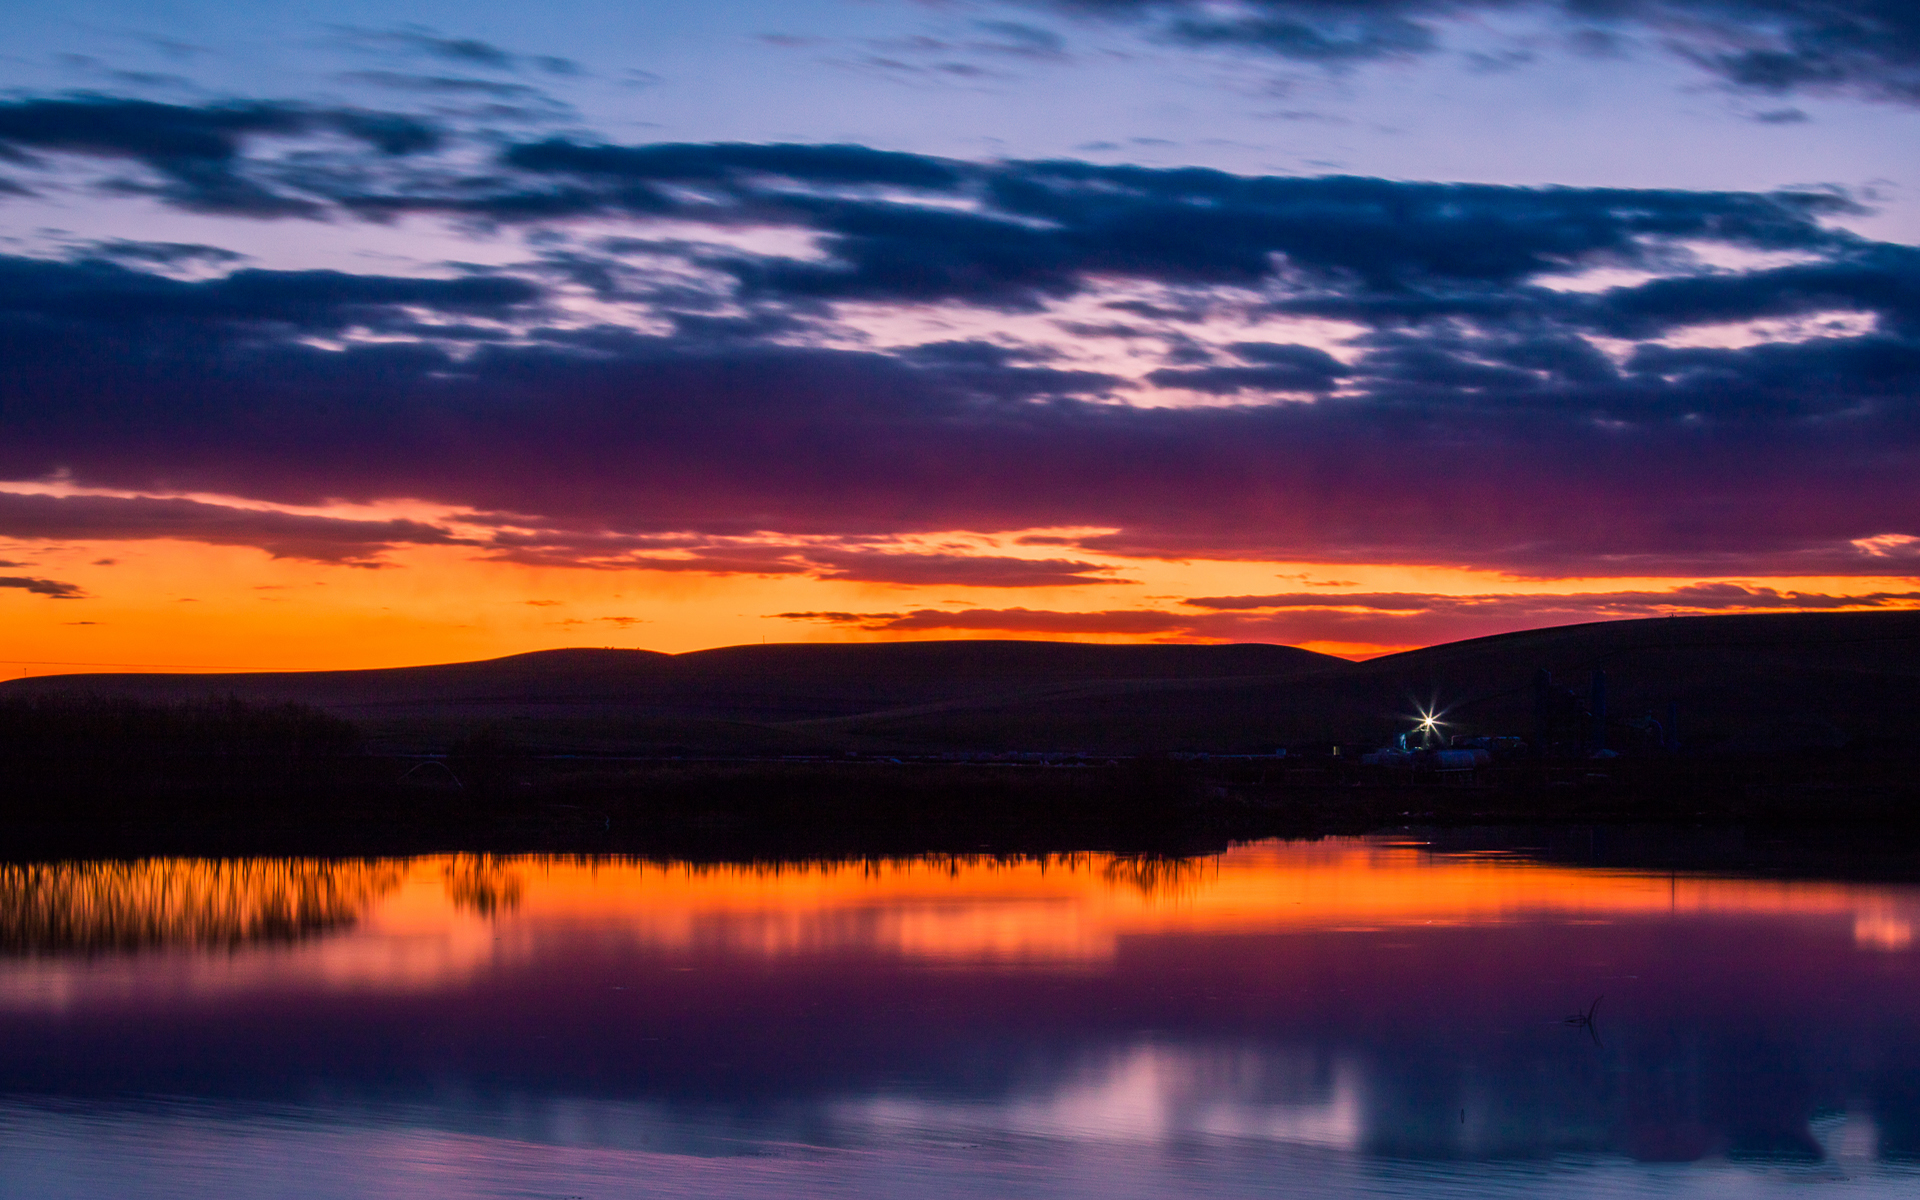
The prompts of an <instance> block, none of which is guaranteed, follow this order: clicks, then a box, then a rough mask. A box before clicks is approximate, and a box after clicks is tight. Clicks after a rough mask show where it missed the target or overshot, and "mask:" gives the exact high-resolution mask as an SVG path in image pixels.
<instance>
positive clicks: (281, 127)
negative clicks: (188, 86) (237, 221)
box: [0, 94, 441, 217]
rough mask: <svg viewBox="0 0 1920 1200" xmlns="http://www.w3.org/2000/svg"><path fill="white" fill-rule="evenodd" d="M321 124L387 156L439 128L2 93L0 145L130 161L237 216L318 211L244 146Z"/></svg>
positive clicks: (18, 152)
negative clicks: (248, 157) (255, 166)
mask: <svg viewBox="0 0 1920 1200" xmlns="http://www.w3.org/2000/svg"><path fill="white" fill-rule="evenodd" d="M329 131H331V132H334V133H339V134H343V135H345V136H347V137H348V138H351V139H354V140H356V141H358V142H360V143H361V144H363V145H364V146H366V147H368V148H370V149H372V150H375V151H377V152H378V153H380V154H382V155H387V156H402V155H408V154H415V153H419V152H421V151H425V150H431V149H433V148H435V147H437V146H438V145H439V144H440V138H441V135H440V132H439V131H438V130H437V129H435V128H434V127H433V126H431V125H430V124H428V123H426V122H424V121H422V120H420V119H417V118H414V117H408V116H403V115H400V114H396V113H382V112H366V111H361V110H357V109H345V108H331V109H329V108H314V107H310V106H306V105H300V104H292V103H280V102H270V101H248V102H233V103H223V104H209V105H199V106H195V105H180V104H163V103H158V102H156V101H151V100H135V99H126V98H121V97H115V96H103V95H93V94H80V95H74V96H61V97H34V98H27V99H21V100H12V101H0V152H10V153H11V154H12V155H14V156H15V157H19V156H23V155H28V156H30V155H31V154H32V153H33V152H42V153H60V154H70V155H81V156H85V157H91V158H104V159H128V160H132V161H137V162H140V163H144V164H145V165H146V166H148V167H150V168H152V169H153V170H154V171H155V172H157V173H158V174H159V175H160V176H161V177H162V178H163V180H164V183H163V185H162V186H160V187H159V188H158V189H155V192H156V194H157V195H158V196H160V197H161V198H162V199H165V200H166V201H168V202H170V203H172V204H175V205H178V206H179V207H182V208H188V209H194V210H200V211H209V212H222V213H228V214H233V215H241V216H255V217H284V216H313V215H318V213H319V206H318V205H317V204H316V203H315V202H314V201H313V200H311V199H308V198H304V197H300V196H294V195H289V194H287V193H286V192H285V191H278V190H275V189H273V188H272V187H269V186H267V185H266V184H263V183H262V182H260V181H259V180H257V179H255V178H253V177H251V176H250V175H249V174H248V173H247V172H246V171H245V170H244V169H243V168H244V166H245V159H244V153H243V152H244V151H245V149H246V146H247V143H248V142H249V141H251V140H254V139H259V138H291V137H302V136H307V135H311V134H315V133H321V132H329ZM123 186H124V185H123Z"/></svg>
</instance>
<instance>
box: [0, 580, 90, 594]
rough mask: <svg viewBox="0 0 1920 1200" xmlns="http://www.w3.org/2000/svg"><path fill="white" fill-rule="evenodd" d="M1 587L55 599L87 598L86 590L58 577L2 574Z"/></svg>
mask: <svg viewBox="0 0 1920 1200" xmlns="http://www.w3.org/2000/svg"><path fill="white" fill-rule="evenodd" d="M0 588H19V589H21V590H23V591H28V592H31V593H33V594H34V595H36V596H46V597H48V598H50V599H54V600H81V599H85V598H86V592H84V591H82V590H81V589H80V588H78V587H76V586H74V585H73V584H71V583H61V582H60V581H59V580H57V579H34V578H32V577H30V576H25V575H0Z"/></svg>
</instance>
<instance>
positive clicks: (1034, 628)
mask: <svg viewBox="0 0 1920 1200" xmlns="http://www.w3.org/2000/svg"><path fill="white" fill-rule="evenodd" d="M779 617H780V618H781V619H782V620H788V621H821V622H825V623H827V624H831V625H853V626H857V627H859V628H861V629H864V630H868V631H870V632H884V633H936V632H968V633H978V632H990V633H1036V634H1048V635H1053V636H1059V635H1067V636H1071V635H1074V634H1088V635H1092V634H1127V635H1134V636H1139V635H1152V634H1179V633H1184V632H1186V631H1187V630H1188V629H1189V628H1190V627H1191V626H1192V625H1193V624H1194V622H1193V621H1192V620H1191V619H1189V618H1184V617H1181V616H1180V615H1178V614H1175V613H1161V612H1150V611H1145V610H1138V609H1116V610H1111V611H1107V612H1049V611H1046V610H1044V609H1031V608H975V609H962V610H960V611H958V612H945V611H942V610H939V609H932V608H921V609H915V610H913V611H912V612H905V613H848V612H788V613H780V614H779Z"/></svg>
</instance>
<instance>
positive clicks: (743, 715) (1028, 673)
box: [0, 641, 1353, 751]
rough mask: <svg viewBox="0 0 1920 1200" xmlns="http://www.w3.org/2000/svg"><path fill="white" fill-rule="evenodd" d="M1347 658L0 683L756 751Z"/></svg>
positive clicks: (792, 659)
mask: <svg viewBox="0 0 1920 1200" xmlns="http://www.w3.org/2000/svg"><path fill="white" fill-rule="evenodd" d="M1352 669H1353V664H1351V663H1349V662H1347V661H1345V660H1344V659H1338V658H1332V657H1329V656H1327V655H1323V654H1315V653H1312V652H1311V651H1307V650H1299V649H1295V648H1293V647H1290V646H1270V645H1261V644H1252V645H1232V646H1160V645H1149V646H1127V645H1123V646H1109V645H1090V644H1085V643H1074V642H1018V641H956V642H893V643H858V644H825V645H822V644H784V645H761V646H730V647H726V648H722V649H717V650H701V651H696V652H693V653H689V654H677V655H669V654H657V653H653V652H651V651H645V650H585V649H581V650H547V651H540V652H537V653H533V654H517V655H513V656H511V657H509V658H500V659H492V660H489V661H485V662H471V663H450V664H446V665H441V666H427V667H399V668H392V669H386V670H372V671H313V672H263V673H250V674H223V675H170V674H86V675H43V676H36V677H33V678H28V679H21V680H15V681H12V682H10V683H6V684H0V695H4V694H11V693H15V692H44V691H58V692H90V693H100V694H111V695H125V696H133V697H137V698H140V699H146V700H187V699H199V698H202V697H206V696H208V695H220V696H226V695H233V696H237V697H239V698H240V699H243V700H248V701H257V702H268V701H297V702H300V703H304V704H311V705H314V706H316V707H319V708H322V709H325V710H327V711H329V712H332V713H335V714H337V715H340V716H345V717H350V718H353V719H355V720H358V721H360V722H362V723H363V724H367V725H370V726H371V727H373V728H375V729H376V730H381V729H388V730H393V729H398V730H402V731H405V730H409V729H415V730H428V731H431V730H434V729H444V728H448V727H450V726H454V725H472V724H478V723H484V722H504V723H507V724H508V725H509V726H510V727H513V728H515V729H517V730H520V731H522V732H524V733H526V734H528V735H529V736H531V737H532V738H533V739H534V740H535V741H540V742H547V743H552V742H559V743H567V744H573V743H579V744H582V745H584V746H587V747H589V748H596V749H614V748H622V747H630V748H634V749H640V750H646V749H657V748H658V744H659V743H661V742H663V741H664V742H676V741H677V742H687V743H690V744H692V745H694V746H696V747H698V748H700V749H702V750H719V749H728V748H737V749H741V750H753V751H765V750H771V749H805V748H812V746H813V743H814V742H815V741H816V740H817V739H816V735H814V734H811V733H807V732H804V731H801V732H789V731H788V730H787V729H786V728H784V727H786V726H788V725H791V724H792V723H796V722H800V723H805V722H814V721H821V720H833V719H843V718H849V717H857V716H860V715H862V714H870V713H878V712H889V713H891V712H901V711H910V712H928V711H938V710H941V709H943V708H944V707H946V706H951V705H959V706H961V707H963V708H964V707H973V706H978V705H983V704H988V705H990V704H1007V703H1021V702H1039V703H1048V702H1052V701H1054V700H1057V699H1059V698H1062V697H1067V696H1078V695H1080V694H1082V693H1084V692H1086V691H1088V690H1090V689H1091V690H1092V691H1094V692H1096V693H1098V692H1102V691H1109V690H1114V689H1119V690H1122V691H1125V690H1128V689H1131V688H1139V687H1145V688H1155V687H1167V686H1181V685H1187V684H1193V683H1210V682H1217V681H1219V680H1223V679H1236V678H1260V679H1281V678H1298V677H1300V676H1303V675H1307V674H1313V673H1316V672H1323V671H1343V670H1352ZM729 743H731V745H730V744H729Z"/></svg>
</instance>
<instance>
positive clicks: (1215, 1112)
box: [835, 1045, 1364, 1150]
mask: <svg viewBox="0 0 1920 1200" xmlns="http://www.w3.org/2000/svg"><path fill="white" fill-rule="evenodd" d="M835 1120H836V1123H838V1124H841V1125H843V1126H845V1127H846V1128H848V1129H849V1130H850V1131H853V1132H856V1133H858V1132H865V1133H868V1134H870V1135H888V1134H896V1133H910V1132H915V1131H919V1132H933V1131H940V1132H942V1133H945V1134H947V1135H949V1136H951V1135H953V1134H956V1133H958V1134H970V1135H972V1136H980V1135H983V1134H992V1135H1001V1136H1006V1135H1013V1136H1027V1137H1043V1138H1053V1139H1062V1140H1068V1141H1095V1142H1128V1143H1142V1142H1145V1143H1168V1142H1182V1141H1191V1140H1193V1139H1195V1138H1210V1139H1225V1138H1233V1139H1254V1140H1258V1141H1263V1142H1281V1143H1291V1144H1295V1145H1307V1146H1323V1147H1328V1148H1332V1149H1344V1150H1351V1149H1354V1148H1356V1147H1358V1146H1359V1145H1360V1142H1361V1137H1362V1134H1363V1132H1364V1130H1363V1106H1362V1103H1361V1087H1360V1072H1359V1070H1358V1069H1357V1068H1355V1067H1354V1066H1352V1065H1350V1064H1345V1063H1336V1064H1332V1065H1331V1066H1329V1065H1327V1064H1324V1063H1322V1062H1321V1061H1319V1060H1318V1059H1317V1058H1315V1057H1314V1056H1311V1055H1307V1054H1301V1055H1299V1056H1297V1057H1290V1056H1287V1055H1282V1054H1275V1053H1273V1052H1272V1051H1271V1050H1270V1049H1256V1048H1253V1047H1243V1048H1234V1047H1205V1048H1188V1047H1174V1046H1158V1045H1136V1046H1132V1047H1128V1048H1126V1049H1124V1050H1121V1051H1120V1052H1118V1053H1116V1054H1114V1055H1113V1056H1112V1057H1110V1058H1106V1059H1104V1060H1103V1061H1101V1062H1099V1063H1098V1064H1097V1065H1094V1066H1092V1067H1090V1068H1088V1069H1087V1070H1086V1071H1084V1072H1083V1073H1082V1074H1081V1076H1080V1077H1079V1078H1077V1079H1075V1080H1073V1081H1071V1082H1069V1083H1066V1084H1064V1085H1063V1086H1060V1087H1056V1088H1050V1089H1048V1090H1047V1091H1046V1092H1044V1093H1043V1094H1037V1095H1029V1096H1017V1097H1014V1098H1012V1099H1008V1100H1005V1101H995V1102H986V1101H968V1100H929V1099H919V1098H911V1097H904V1096H881V1097H876V1098H874V1099H872V1100H864V1101H859V1102H850V1103H847V1104H843V1105H840V1106H837V1107H836V1109H835Z"/></svg>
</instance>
